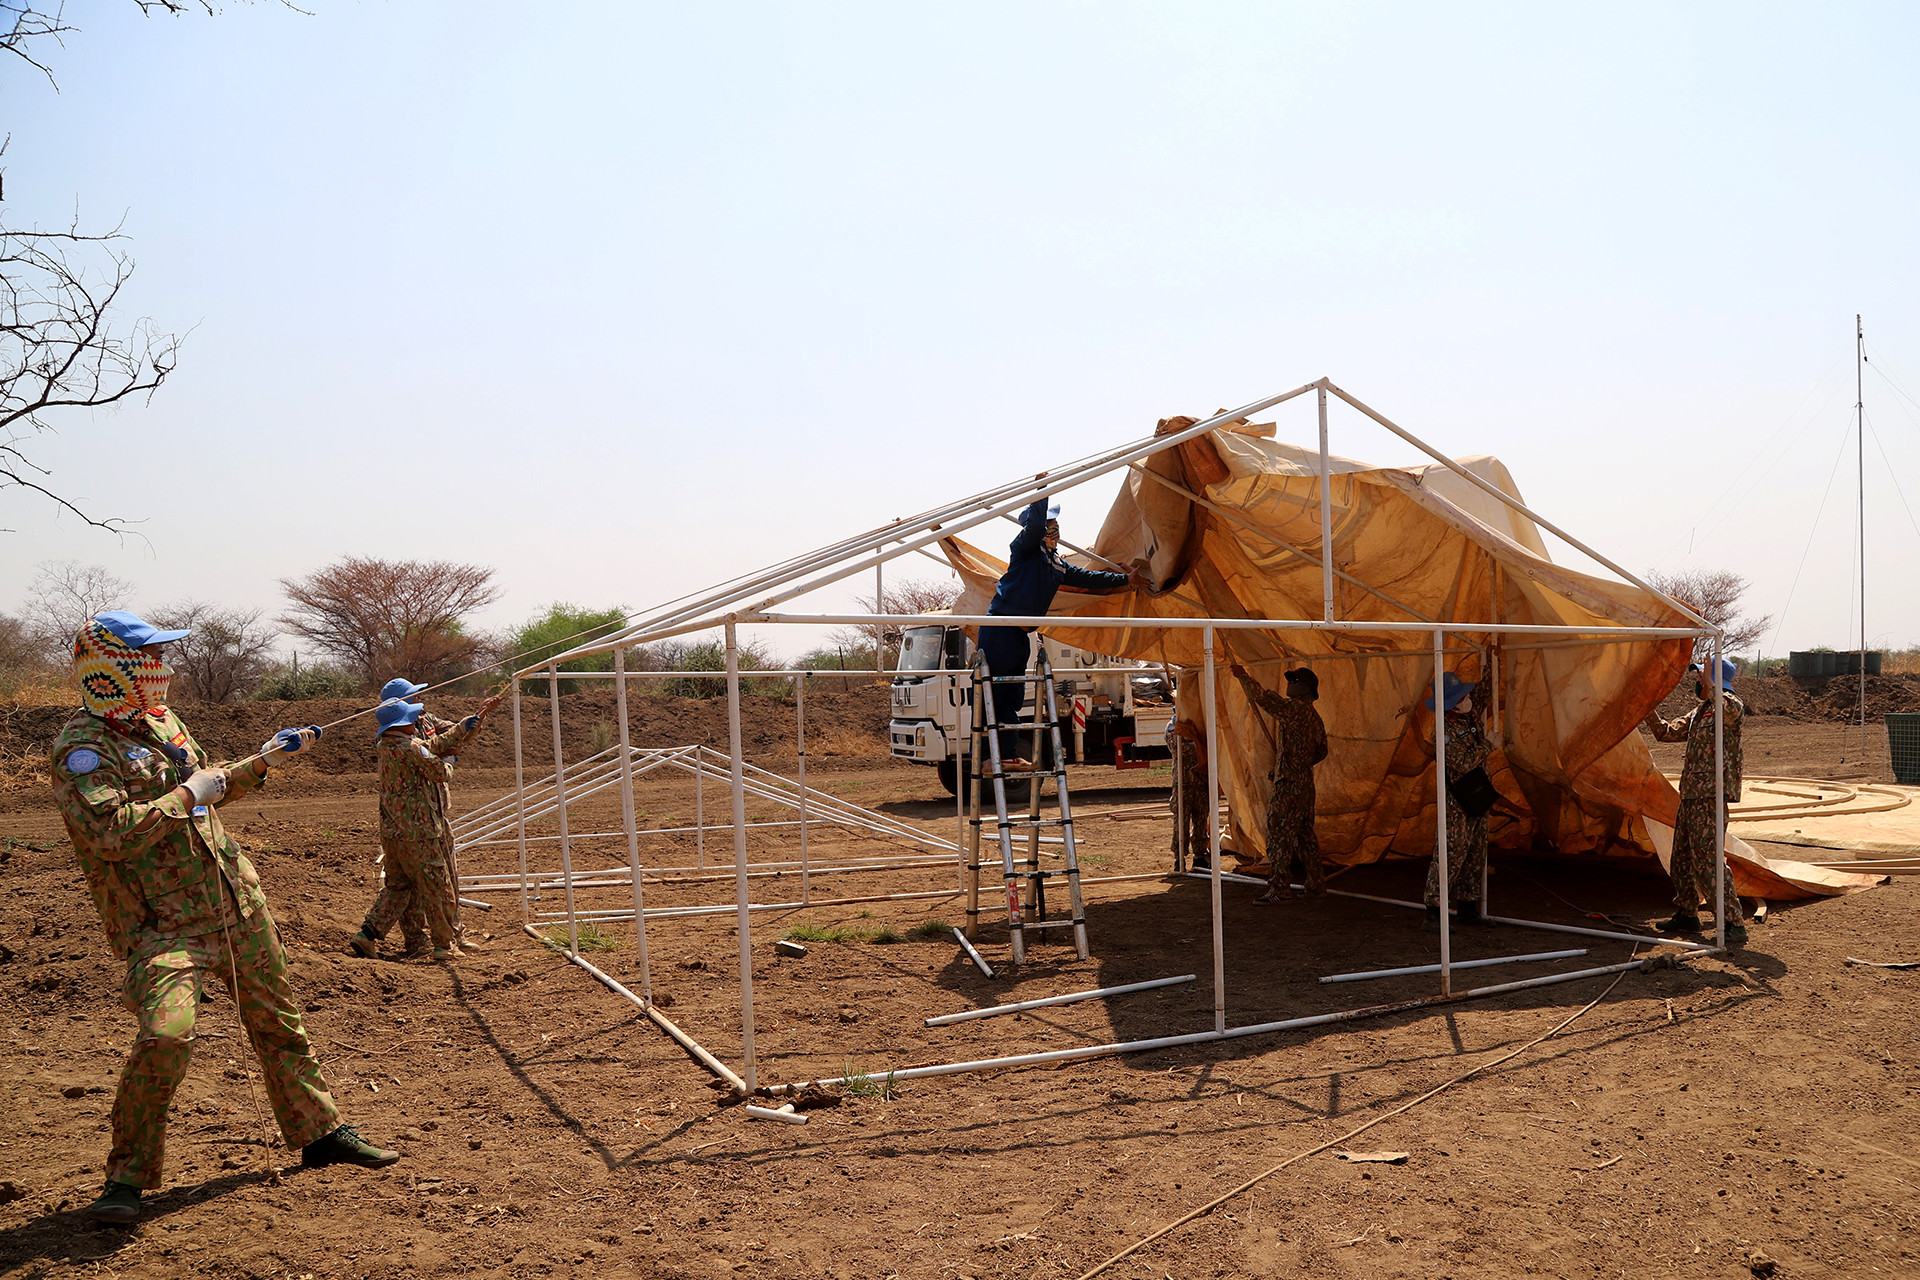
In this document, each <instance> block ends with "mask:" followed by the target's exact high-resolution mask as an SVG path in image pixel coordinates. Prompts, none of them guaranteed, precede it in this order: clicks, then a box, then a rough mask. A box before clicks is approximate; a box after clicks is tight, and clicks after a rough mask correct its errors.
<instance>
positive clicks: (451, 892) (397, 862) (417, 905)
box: [361, 838, 460, 948]
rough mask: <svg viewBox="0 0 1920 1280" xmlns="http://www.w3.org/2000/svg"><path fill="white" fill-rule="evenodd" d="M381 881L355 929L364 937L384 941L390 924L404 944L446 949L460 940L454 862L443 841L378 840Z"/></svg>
mask: <svg viewBox="0 0 1920 1280" xmlns="http://www.w3.org/2000/svg"><path fill="white" fill-rule="evenodd" d="M380 851H381V855H382V857H381V867H382V869H383V870H384V872H385V883H384V884H382V885H381V886H380V896H379V897H377V898H375V899H374V900H373V910H371V911H369V912H367V920H366V923H365V924H364V925H362V926H361V927H362V928H363V929H365V931H366V934H367V936H368V937H369V938H384V937H386V936H387V930H389V929H391V928H393V925H394V921H396V920H397V921H399V922H400V932H401V934H402V936H404V937H405V938H406V940H407V942H408V943H409V944H412V943H415V942H417V941H419V940H420V938H421V937H422V935H425V936H426V937H428V938H430V939H431V940H432V942H433V945H434V946H436V947H442V948H445V947H451V946H452V945H453V944H454V941H455V940H456V939H457V938H459V936H460V900H459V895H458V894H457V893H456V892H455V889H454V886H455V885H456V884H458V883H459V879H458V877H459V871H458V869H457V868H458V864H457V863H456V862H455V861H454V858H453V849H452V847H451V845H450V844H449V843H444V842H440V841H433V840H389V839H385V838H382V839H381V841H380Z"/></svg>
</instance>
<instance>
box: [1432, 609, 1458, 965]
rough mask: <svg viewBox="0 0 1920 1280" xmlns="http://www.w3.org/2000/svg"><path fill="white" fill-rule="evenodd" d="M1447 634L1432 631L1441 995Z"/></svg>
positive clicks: (1446, 953)
mask: <svg viewBox="0 0 1920 1280" xmlns="http://www.w3.org/2000/svg"><path fill="white" fill-rule="evenodd" d="M1446 653H1447V633H1446V632H1445V631H1444V630H1442V629H1440V628H1438V627H1436V628H1434V632H1433V837H1434V842H1433V859H1434V867H1435V870H1434V880H1435V882H1436V883H1438V884H1439V886H1440V994H1441V995H1443V996H1450V995H1452V994H1453V945H1452V944H1453V935H1452V933H1451V931H1450V930H1449V929H1448V928H1447V923H1448V921H1447V910H1448V907H1449V906H1450V904H1449V903H1448V901H1447V897H1448V894H1447V887H1448V886H1447V704H1446V670H1447V658H1446Z"/></svg>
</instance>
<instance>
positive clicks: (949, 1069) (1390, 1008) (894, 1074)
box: [766, 960, 1641, 1095]
mask: <svg viewBox="0 0 1920 1280" xmlns="http://www.w3.org/2000/svg"><path fill="white" fill-rule="evenodd" d="M1640 965H1641V961H1639V960H1628V961H1626V962H1624V963H1622V964H1609V965H1601V966H1599V967H1598V968H1593V969H1576V970H1574V971H1573V972H1571V973H1551V974H1547V975H1546V976H1545V977H1540V978H1526V979H1523V980H1521V981H1519V982H1502V983H1499V984H1497V985H1495V986H1491V987H1475V988H1474V989H1473V990H1471V991H1459V992H1455V993H1454V994H1452V995H1433V996H1424V997H1422V998H1420V999H1418V1000H1401V1001H1396V1002H1395V1003H1393V1004H1377V1005H1369V1006H1367V1007H1366V1008H1362V1009H1343V1010H1341V1011H1340V1012H1338V1013H1319V1014H1314V1015H1312V1016H1311V1017H1305V1018H1288V1019H1286V1020H1285V1021H1283V1022H1260V1023H1255V1024H1253V1025H1252V1026H1246V1027H1229V1028H1227V1029H1226V1030H1225V1031H1195V1032H1191V1033H1189V1034H1187V1035H1179V1036H1160V1037H1158V1038H1156V1039H1152V1040H1124V1041H1121V1042H1119V1043H1116V1044H1095V1045H1083V1046H1081V1047H1079V1048H1077V1049H1055V1050H1052V1051H1051V1052H1047V1053H1021V1054H1014V1055H1012V1056H1009V1057H1005V1058H982V1059H980V1060H978V1061H975V1062H948V1063H942V1064H940V1065H938V1066H931V1067H902V1068H899V1069H897V1070H894V1071H888V1072H878V1071H876V1072H873V1073H872V1074H874V1075H876V1076H878V1075H883V1074H884V1075H886V1076H888V1077H889V1078H891V1079H894V1080H919V1079H923V1078H925V1077H928V1076H950V1075H958V1074H959V1073H961V1072H963V1071H1002V1070H1005V1069H1007V1068H1009V1067H1028V1066H1038V1065H1039V1064H1041V1063H1046V1062H1072V1061H1075V1060H1076V1059H1080V1058H1104V1057H1110V1056H1112V1055H1114V1054H1120V1053H1142V1052H1145V1051H1147V1050H1149V1049H1172V1048H1177V1047H1179V1046H1181V1045H1189V1044H1205V1043H1206V1042H1208V1041H1210V1040H1235V1039H1239V1038H1240V1037H1242V1036H1265V1035H1274V1034H1276V1033H1278V1032H1282V1031H1299V1030H1302V1029H1304V1028H1306V1027H1321V1026H1326V1025H1328V1024H1329V1023H1335V1022H1353V1021H1357V1020H1358V1019H1361V1018H1377V1017H1380V1016H1381V1015H1383V1014H1389V1013H1401V1012H1404V1011H1406V1010H1409V1009H1418V1008H1421V1007H1424V1006H1427V1005H1436V1004H1451V1003H1453V1002H1455V1001H1459V1000H1471V999H1474V998H1476V997H1480V996H1491V995H1499V994H1502V993H1503V992H1507V991H1519V990H1522V989H1524V988H1527V987H1546V986H1552V985H1554V984H1556V983H1561V982H1577V981H1579V980H1580V979H1582V978H1601V977H1605V976H1606V975H1608V974H1610V973H1625V972H1626V971H1627V970H1629V969H1637V968H1639V967H1640ZM839 1079H840V1077H838V1076H824V1077H822V1078H820V1079H818V1080H808V1081H802V1082H799V1083H795V1084H788V1085H782V1086H777V1087H776V1088H774V1089H771V1090H767V1091H766V1092H769V1093H773V1094H776V1095H777V1094H779V1093H783V1092H792V1091H798V1090H800V1089H804V1088H806V1087H807V1086H808V1085H822V1086H824V1085H831V1084H833V1083H834V1082H836V1081H837V1080H839Z"/></svg>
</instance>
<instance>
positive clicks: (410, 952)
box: [400, 933, 433, 960]
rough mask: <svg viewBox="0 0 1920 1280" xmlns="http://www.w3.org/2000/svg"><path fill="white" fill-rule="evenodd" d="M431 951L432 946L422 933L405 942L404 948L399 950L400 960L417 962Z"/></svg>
mask: <svg viewBox="0 0 1920 1280" xmlns="http://www.w3.org/2000/svg"><path fill="white" fill-rule="evenodd" d="M432 949H433V944H432V942H431V941H430V940H429V939H428V937H427V935H426V934H424V933H423V934H419V935H417V936H415V937H411V938H408V939H407V940H406V944H405V946H404V947H403V948H402V949H401V952H400V958H401V959H402V960H418V959H419V958H420V957H421V956H424V955H425V954H427V952H428V951H430V950H432Z"/></svg>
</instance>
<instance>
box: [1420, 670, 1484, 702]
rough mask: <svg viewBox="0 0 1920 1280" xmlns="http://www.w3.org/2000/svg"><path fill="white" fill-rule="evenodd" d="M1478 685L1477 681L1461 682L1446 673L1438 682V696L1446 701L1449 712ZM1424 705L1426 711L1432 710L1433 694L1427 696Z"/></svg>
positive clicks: (1457, 677) (1451, 674)
mask: <svg viewBox="0 0 1920 1280" xmlns="http://www.w3.org/2000/svg"><path fill="white" fill-rule="evenodd" d="M1478 683H1479V681H1477V680H1462V679H1461V678H1460V677H1459V676H1457V675H1455V674H1453V672H1451V671H1449V672H1447V673H1446V676H1445V678H1444V679H1442V680H1441V682H1440V696H1441V697H1442V698H1444V699H1445V700H1446V703H1447V710H1449V711H1451V710H1453V709H1454V708H1455V707H1457V706H1459V705H1460V700H1461V699H1462V698H1464V697H1466V696H1467V695H1468V694H1470V693H1472V692H1473V687H1474V685H1476V684H1478ZM1426 705H1427V710H1429V711H1431V710H1433V694H1431V693H1429V694H1427V704H1426Z"/></svg>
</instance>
